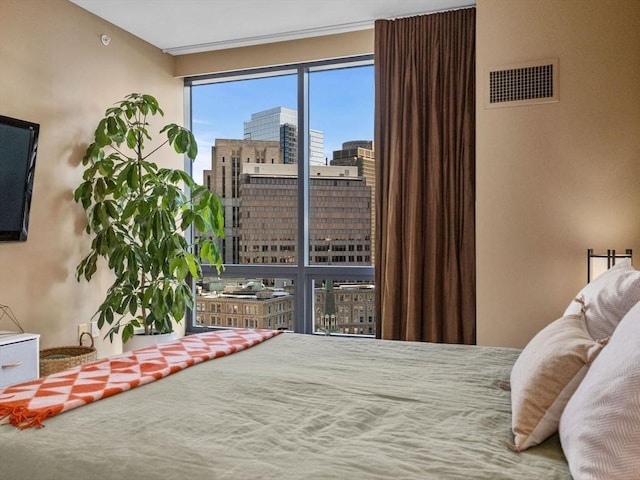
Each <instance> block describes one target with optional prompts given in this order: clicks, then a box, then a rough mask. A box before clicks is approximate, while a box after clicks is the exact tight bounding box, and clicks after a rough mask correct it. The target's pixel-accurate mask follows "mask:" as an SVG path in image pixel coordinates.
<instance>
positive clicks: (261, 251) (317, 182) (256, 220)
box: [237, 164, 371, 265]
mask: <svg viewBox="0 0 640 480" xmlns="http://www.w3.org/2000/svg"><path fill="white" fill-rule="evenodd" d="M297 176H298V170H297V167H296V166H295V165H272V164H265V165H251V164H243V165H242V179H241V184H240V196H239V204H238V205H239V209H240V219H239V224H238V229H237V234H238V236H239V237H240V241H239V247H240V252H239V258H240V263H262V264H268V263H281V264H282V263H285V264H286V263H296V262H299V261H300V259H298V258H297V253H296V238H297V232H298V227H297V225H298V218H297V202H298V193H297V192H298V190H297ZM309 196H310V199H309V216H310V219H309V225H310V239H309V240H310V245H309V256H310V258H309V261H310V262H311V263H315V264H343V265H345V264H348V265H370V264H371V238H370V237H371V187H368V186H367V185H366V183H365V179H364V178H363V177H360V176H358V174H357V168H354V167H334V166H330V167H327V166H312V167H311V168H310V177H309Z"/></svg>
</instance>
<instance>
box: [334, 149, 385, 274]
mask: <svg viewBox="0 0 640 480" xmlns="http://www.w3.org/2000/svg"><path fill="white" fill-rule="evenodd" d="M331 165H332V166H338V165H343V166H351V167H358V175H360V176H361V177H364V178H365V179H366V183H367V186H368V187H370V188H371V205H375V204H376V164H375V151H374V149H373V142H372V141H371V140H352V141H349V142H344V143H343V144H342V150H334V151H333V159H332V160H331ZM375 222H376V210H375V208H372V209H371V263H375V258H374V252H375V238H376V237H375V225H376V223H375Z"/></svg>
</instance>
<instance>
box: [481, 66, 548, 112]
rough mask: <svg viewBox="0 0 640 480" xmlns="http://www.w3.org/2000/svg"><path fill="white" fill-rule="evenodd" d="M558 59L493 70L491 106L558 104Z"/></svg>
mask: <svg viewBox="0 0 640 480" xmlns="http://www.w3.org/2000/svg"><path fill="white" fill-rule="evenodd" d="M557 79H558V60H557V59H551V60H539V61H535V62H529V63H520V64H517V65H508V66H504V67H500V68H491V69H490V70H489V78H488V79H487V89H486V92H487V94H486V101H485V104H486V106H487V107H513V106H518V105H531V104H534V103H551V102H557V101H558V80H557Z"/></svg>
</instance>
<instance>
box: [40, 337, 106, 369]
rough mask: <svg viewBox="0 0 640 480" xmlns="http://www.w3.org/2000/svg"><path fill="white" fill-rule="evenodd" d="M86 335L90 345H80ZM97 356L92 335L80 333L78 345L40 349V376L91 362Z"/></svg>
mask: <svg viewBox="0 0 640 480" xmlns="http://www.w3.org/2000/svg"><path fill="white" fill-rule="evenodd" d="M84 335H88V336H89V338H90V339H91V346H90V347H85V346H83V345H82V337H83V336H84ZM96 358H97V353H96V349H95V348H94V347H93V337H92V336H91V334H89V332H83V333H82V334H81V335H80V345H79V346H77V347H75V346H70V347H54V348H45V349H44V350H40V376H41V377H44V376H46V375H51V374H52V373H57V372H61V371H63V370H68V369H70V368H73V367H77V366H79V365H83V364H85V363H89V362H93V361H94V360H96Z"/></svg>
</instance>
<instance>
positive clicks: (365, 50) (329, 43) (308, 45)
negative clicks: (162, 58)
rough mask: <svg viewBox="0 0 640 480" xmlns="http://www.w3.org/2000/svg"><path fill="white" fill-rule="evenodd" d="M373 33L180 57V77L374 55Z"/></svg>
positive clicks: (324, 37) (331, 36) (365, 31)
mask: <svg viewBox="0 0 640 480" xmlns="http://www.w3.org/2000/svg"><path fill="white" fill-rule="evenodd" d="M373 38H374V37H373V30H372V29H369V30H359V31H355V32H348V33H340V34H335V35H325V36H323V37H313V38H303V39H299V40H289V41H286V42H275V43H269V44H265V45H256V46H252V47H240V48H230V49H226V50H215V51H212V52H203V53H194V54H190V55H180V56H177V57H176V69H175V74H176V76H180V77H186V76H189V75H203V74H207V73H218V72H226V71H233V70H242V69H248V68H256V67H270V66H275V65H286V64H290V63H296V62H310V61H315V60H326V59H329V58H340V57H349V56H355V55H363V54H370V53H373Z"/></svg>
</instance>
